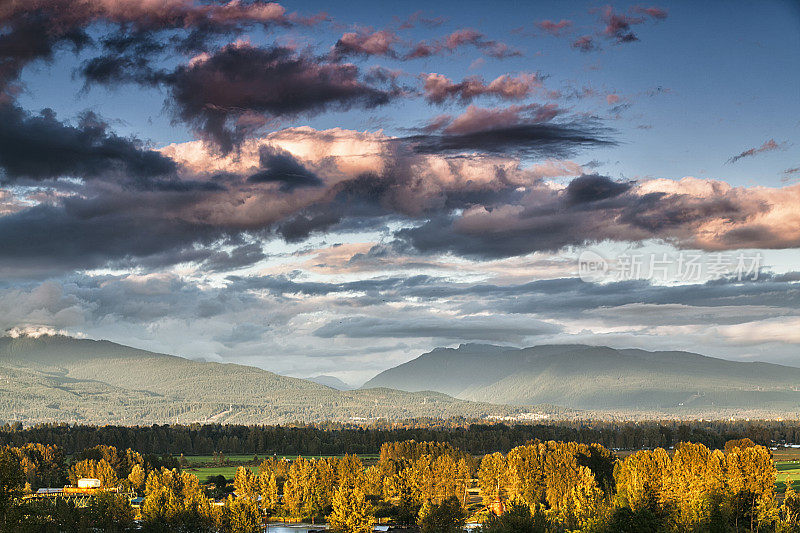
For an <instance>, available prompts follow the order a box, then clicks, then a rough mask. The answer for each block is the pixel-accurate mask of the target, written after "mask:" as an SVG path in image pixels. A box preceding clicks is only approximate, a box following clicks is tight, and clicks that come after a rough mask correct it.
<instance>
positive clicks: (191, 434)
mask: <svg viewBox="0 0 800 533" xmlns="http://www.w3.org/2000/svg"><path fill="white" fill-rule="evenodd" d="M741 438H749V439H751V440H752V441H753V442H756V443H757V444H761V445H764V446H774V445H780V444H785V443H798V442H800V424H798V423H797V422H792V421H735V422H730V421H703V422H701V421H696V422H682V421H664V422H604V421H582V422H581V421H574V422H570V421H563V422H550V423H537V424H514V425H509V424H504V423H495V424H487V423H485V421H484V422H482V423H477V422H475V421H469V420H465V419H451V420H446V421H442V420H427V419H426V420H410V421H406V422H402V423H390V422H385V423H381V422H378V423H375V424H372V425H369V426H359V425H345V424H338V423H328V424H317V425H302V424H294V425H284V426H241V425H240V426H236V425H219V424H206V425H200V424H191V425H154V426H136V427H130V426H102V427H98V426H78V425H66V424H43V425H36V426H31V427H25V428H23V426H22V425H21V424H18V423H17V424H13V425H8V424H6V425H4V426H2V427H0V444H7V445H12V446H17V447H19V446H22V445H24V444H26V443H41V444H46V445H55V446H58V447H59V448H60V449H61V450H63V451H64V453H66V454H68V455H72V454H74V453H77V452H80V451H81V450H84V449H86V448H90V447H92V446H97V445H100V444H103V445H108V446H114V447H116V448H118V449H127V448H132V449H135V450H137V451H139V452H140V453H143V454H155V455H165V454H173V455H179V454H184V455H210V454H212V453H214V452H223V453H228V454H260V455H264V454H278V455H341V454H344V453H358V454H375V453H378V451H379V450H380V449H381V446H382V445H383V444H384V443H387V442H397V441H405V440H416V441H418V442H424V441H437V442H446V443H449V444H451V445H452V446H455V447H457V448H459V449H461V450H464V451H466V452H468V453H471V454H476V455H478V454H485V453H490V452H495V451H501V452H507V451H509V450H511V449H512V448H514V447H516V446H519V445H521V444H525V443H526V442H529V441H531V440H534V439H539V440H542V441H548V440H555V441H562V442H579V443H583V444H591V443H596V444H601V445H603V446H604V447H606V448H610V449H626V450H638V449H654V448H658V447H661V448H671V447H673V446H674V445H675V444H677V443H678V442H696V443H702V444H704V445H705V446H707V447H708V448H712V449H720V448H722V447H723V446H724V444H725V442H727V441H729V440H733V439H741Z"/></svg>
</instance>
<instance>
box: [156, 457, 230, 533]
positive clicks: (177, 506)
mask: <svg viewBox="0 0 800 533" xmlns="http://www.w3.org/2000/svg"><path fill="white" fill-rule="evenodd" d="M142 519H143V520H144V525H145V527H146V529H148V530H151V531H175V530H178V531H180V530H181V529H184V530H187V531H206V530H211V529H212V528H213V526H214V524H215V522H216V521H217V517H215V514H214V509H213V508H212V506H211V504H210V502H209V501H208V498H206V497H205V495H204V494H203V491H202V489H201V488H200V482H199V481H198V480H197V476H195V475H193V474H190V473H188V472H183V473H181V472H179V471H178V470H162V471H161V472H156V471H153V472H151V473H150V475H149V476H148V477H147V483H146V485H145V497H144V502H143V503H142Z"/></svg>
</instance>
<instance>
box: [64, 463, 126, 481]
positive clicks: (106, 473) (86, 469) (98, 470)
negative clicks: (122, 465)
mask: <svg viewBox="0 0 800 533" xmlns="http://www.w3.org/2000/svg"><path fill="white" fill-rule="evenodd" d="M81 478H93V479H99V480H100V483H101V484H102V486H103V487H106V488H110V487H116V486H117V485H119V479H117V472H116V471H115V470H114V468H113V467H112V466H111V464H110V463H109V462H108V460H106V459H100V460H96V459H84V460H83V461H79V462H77V463H75V464H73V465H72V466H71V467H70V469H69V480H70V483H72V484H73V485H76V484H77V483H78V480H79V479H81Z"/></svg>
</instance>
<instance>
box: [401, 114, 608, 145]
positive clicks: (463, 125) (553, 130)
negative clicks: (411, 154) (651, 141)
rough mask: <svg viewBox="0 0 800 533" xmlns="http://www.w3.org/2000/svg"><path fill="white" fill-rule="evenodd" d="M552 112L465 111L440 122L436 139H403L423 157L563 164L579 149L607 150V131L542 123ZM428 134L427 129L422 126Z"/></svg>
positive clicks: (584, 125)
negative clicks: (485, 156)
mask: <svg viewBox="0 0 800 533" xmlns="http://www.w3.org/2000/svg"><path fill="white" fill-rule="evenodd" d="M559 113H560V110H559V109H558V108H557V107H554V106H551V105H545V106H541V105H538V104H530V105H527V106H512V107H510V108H506V109H484V108H478V107H475V106H470V107H469V108H467V110H466V111H465V112H464V113H463V114H462V115H460V116H459V117H456V118H455V119H452V120H451V121H449V122H448V120H447V119H446V118H443V117H440V120H439V121H438V123H437V124H436V125H444V124H447V126H446V127H445V128H444V129H443V130H442V131H441V133H426V134H420V135H414V136H410V137H405V138H404V139H403V140H404V141H405V142H408V143H410V144H411V145H412V146H413V147H414V150H415V151H417V152H419V153H426V154H437V153H438V154H455V153H465V152H466V153H469V152H473V153H476V152H477V153H489V154H505V155H508V156H514V157H540V158H565V157H568V156H569V155H571V154H573V153H574V152H575V151H576V150H579V149H581V148H591V147H597V146H605V145H613V144H614V141H612V140H610V139H609V138H608V137H607V135H606V134H607V133H608V132H607V130H605V129H604V128H601V127H598V126H596V125H594V124H592V123H580V122H572V123H558V124H556V123H548V122H547V121H549V120H550V119H552V118H553V117H555V116H556V115H558V114H559ZM428 126H429V128H428V130H429V131H431V128H430V127H431V126H432V125H431V124H429V125H428Z"/></svg>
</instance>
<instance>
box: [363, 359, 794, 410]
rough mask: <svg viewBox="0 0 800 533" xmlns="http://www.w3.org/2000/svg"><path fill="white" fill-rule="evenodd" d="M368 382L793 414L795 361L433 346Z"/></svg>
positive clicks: (621, 404) (455, 392)
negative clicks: (432, 348) (774, 362)
mask: <svg viewBox="0 0 800 533" xmlns="http://www.w3.org/2000/svg"><path fill="white" fill-rule="evenodd" d="M373 387H390V388H393V389H399V390H404V391H421V390H431V391H437V392H441V393H444V394H448V395H450V396H453V397H455V398H460V399H462V400H470V401H476V402H496V403H504V404H513V405H534V404H554V405H558V406H560V407H565V408H570V409H580V410H590V411H594V412H603V413H639V414H642V413H651V414H654V415H662V416H676V415H679V416H704V417H714V418H719V417H721V416H735V415H738V416H794V417H797V416H798V414H800V368H795V367H788V366H782V365H776V364H771V363H760V362H740V361H729V360H725V359H718V358H714V357H707V356H703V355H699V354H696V353H690V352H679V351H657V352H649V351H645V350H636V349H614V348H608V347H604V346H585V345H546V346H535V347H531V348H524V349H517V348H508V347H501V346H493V345H483V344H462V345H461V346H459V347H458V348H438V349H435V350H433V351H431V352H429V353H426V354H423V355H421V356H420V357H418V358H416V359H414V360H412V361H409V362H407V363H404V364H402V365H399V366H397V367H394V368H391V369H389V370H386V371H384V372H381V373H380V374H378V375H377V376H375V377H374V378H373V379H371V380H369V381H368V382H367V383H366V384H365V385H364V388H366V389H369V388H373Z"/></svg>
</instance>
